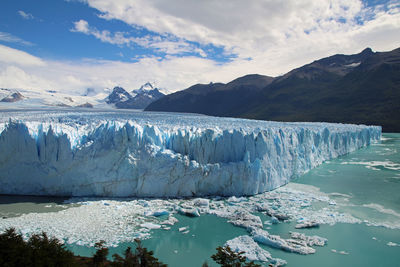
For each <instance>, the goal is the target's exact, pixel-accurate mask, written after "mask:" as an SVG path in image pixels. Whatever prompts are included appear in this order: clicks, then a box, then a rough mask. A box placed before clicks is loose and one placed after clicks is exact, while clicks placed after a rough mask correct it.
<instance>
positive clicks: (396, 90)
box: [146, 48, 400, 132]
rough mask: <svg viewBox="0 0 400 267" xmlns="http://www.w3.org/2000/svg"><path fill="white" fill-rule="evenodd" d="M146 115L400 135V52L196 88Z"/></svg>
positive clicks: (168, 98) (350, 57)
mask: <svg viewBox="0 0 400 267" xmlns="http://www.w3.org/2000/svg"><path fill="white" fill-rule="evenodd" d="M146 110H153V111H175V112H192V113H202V114H207V115H215V116H229V117H242V118H251V119H261V120H276V121H325V122H342V123H356V124H373V125H382V126H383V131H385V132H400V48H398V49H395V50H393V51H390V52H376V53H374V52H372V50H371V49H369V48H367V49H365V50H363V51H362V52H361V53H359V54H355V55H334V56H331V57H327V58H323V59H320V60H317V61H314V62H312V63H310V64H307V65H304V66H302V67H300V68H297V69H294V70H292V71H290V72H288V73H287V74H285V75H283V76H280V77H277V78H271V77H268V76H261V75H247V76H244V77H241V78H238V79H236V80H234V81H232V82H230V83H228V84H221V83H215V84H208V85H194V86H192V87H190V88H188V89H186V90H183V91H180V92H177V93H174V94H171V95H168V96H165V97H163V98H161V99H160V100H158V101H155V102H153V103H152V104H151V105H149V106H148V107H147V108H146Z"/></svg>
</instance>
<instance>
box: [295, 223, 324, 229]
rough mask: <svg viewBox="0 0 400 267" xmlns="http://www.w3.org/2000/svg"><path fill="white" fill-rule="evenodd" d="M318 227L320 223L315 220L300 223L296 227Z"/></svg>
mask: <svg viewBox="0 0 400 267" xmlns="http://www.w3.org/2000/svg"><path fill="white" fill-rule="evenodd" d="M316 227H319V223H317V222H314V221H310V222H302V223H298V224H296V226H295V228H296V229H302V228H316Z"/></svg>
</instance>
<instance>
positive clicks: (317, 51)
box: [85, 0, 400, 75]
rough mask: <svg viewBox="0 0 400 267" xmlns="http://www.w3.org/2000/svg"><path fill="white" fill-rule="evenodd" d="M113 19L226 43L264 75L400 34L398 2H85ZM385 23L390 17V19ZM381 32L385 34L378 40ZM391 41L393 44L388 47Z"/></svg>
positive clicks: (396, 39)
mask: <svg viewBox="0 0 400 267" xmlns="http://www.w3.org/2000/svg"><path fill="white" fill-rule="evenodd" d="M85 2H86V3H87V4H88V5H89V6H90V7H92V8H95V9H97V10H99V11H100V12H101V14H100V15H99V17H101V18H103V19H106V20H112V19H116V20H120V21H124V22H126V23H128V24H130V25H132V26H133V27H142V28H145V29H147V30H149V31H153V32H156V33H159V34H160V35H163V34H170V35H173V36H175V37H176V38H178V39H182V40H185V41H190V42H197V43H199V44H201V45H207V44H213V45H214V46H222V47H223V48H224V51H225V52H226V53H227V54H235V55H237V59H236V60H239V61H240V60H242V59H245V58H252V59H254V60H252V62H253V64H256V65H258V66H259V67H261V68H262V69H259V70H258V71H257V72H259V73H267V74H270V75H278V74H281V73H284V72H286V71H288V70H290V69H291V68H293V67H298V66H300V65H302V64H305V63H307V62H309V61H312V60H314V59H317V58H320V57H323V56H328V55H330V54H335V53H355V52H357V51H359V50H362V49H363V48H365V47H366V46H372V45H374V48H375V49H376V50H388V49H392V48H394V47H396V46H397V45H398V44H399V43H400V35H399V34H395V35H390V36H385V34H384V32H386V31H387V30H386V29H385V28H383V27H382V28H379V24H380V25H384V24H385V23H386V25H387V26H388V27H390V28H391V29H392V30H397V32H399V31H400V11H399V8H398V5H397V6H395V5H394V4H393V3H392V2H389V4H387V5H386V6H385V7H382V5H380V6H376V7H367V6H365V5H364V4H363V2H362V1H361V0H319V1H315V0H303V1H297V0H286V1H277V0H266V1H242V0H219V1H206V2H204V1H198V0H169V1H161V0H136V1H130V0H120V1H109V0H86V1H85ZM384 21H385V22H384ZM374 37H379V38H380V39H379V40H378V39H375V38H374ZM389 46H390V48H389Z"/></svg>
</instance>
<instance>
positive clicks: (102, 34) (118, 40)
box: [71, 19, 206, 57]
mask: <svg viewBox="0 0 400 267" xmlns="http://www.w3.org/2000/svg"><path fill="white" fill-rule="evenodd" d="M71 31H72V32H80V33H84V34H86V35H92V36H94V37H95V38H97V39H99V40H100V41H102V42H104V43H110V44H114V45H120V46H123V45H125V46H129V47H133V46H134V45H137V46H141V47H144V48H149V49H153V50H154V51H155V52H162V53H165V54H170V55H177V54H182V53H196V54H199V55H200V56H202V57H205V56H206V53H205V52H204V51H203V50H202V49H200V48H198V47H196V46H194V45H193V44H190V43H188V42H185V41H184V40H182V39H178V38H173V37H172V38H171V37H168V36H159V35H147V36H144V37H132V36H128V34H127V33H125V32H118V31H117V32H114V33H112V32H110V31H108V30H101V31H100V30H98V29H97V28H96V27H92V26H89V23H88V22H87V21H85V20H83V19H81V20H79V21H76V22H74V27H73V28H72V29H71Z"/></svg>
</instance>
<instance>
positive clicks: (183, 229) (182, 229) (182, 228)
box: [178, 226, 189, 232]
mask: <svg viewBox="0 0 400 267" xmlns="http://www.w3.org/2000/svg"><path fill="white" fill-rule="evenodd" d="M188 228H189V226H185V227H180V228H178V231H179V232H184V231H186V230H187V229H188Z"/></svg>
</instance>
